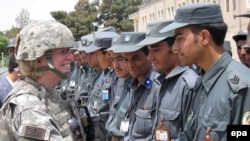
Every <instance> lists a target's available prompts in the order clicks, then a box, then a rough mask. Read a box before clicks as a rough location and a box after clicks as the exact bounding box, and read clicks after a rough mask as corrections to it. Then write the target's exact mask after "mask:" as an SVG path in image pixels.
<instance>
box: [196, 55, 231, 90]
mask: <svg viewBox="0 0 250 141" xmlns="http://www.w3.org/2000/svg"><path fill="white" fill-rule="evenodd" d="M231 60H232V58H231V56H230V55H229V54H227V53H223V54H222V56H221V58H220V59H219V60H218V61H217V62H216V63H215V64H214V65H213V66H212V67H211V68H210V69H209V70H208V71H207V72H206V73H204V74H201V76H200V78H199V79H198V80H197V84H198V85H199V84H200V83H202V85H203V87H204V89H205V91H206V93H208V92H209V91H210V90H211V88H212V87H213V85H214V84H215V82H216V81H217V79H218V78H219V77H220V76H221V74H222V73H223V72H224V71H225V69H226V68H227V66H228V65H229V63H230V62H231Z"/></svg>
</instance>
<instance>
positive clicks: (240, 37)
mask: <svg viewBox="0 0 250 141" xmlns="http://www.w3.org/2000/svg"><path fill="white" fill-rule="evenodd" d="M247 35H248V32H247V31H246V30H240V31H239V32H238V34H237V35H234V36H233V37H232V38H233V40H234V41H235V43H236V47H237V54H238V57H239V59H240V62H241V63H242V64H244V65H246V66H248V65H247V63H246V51H245V49H244V48H242V46H243V45H245V44H246V40H247Z"/></svg>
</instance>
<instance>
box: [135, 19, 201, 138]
mask: <svg viewBox="0 0 250 141" xmlns="http://www.w3.org/2000/svg"><path fill="white" fill-rule="evenodd" d="M170 23H172V21H158V22H153V23H150V24H148V25H147V31H148V32H147V33H148V34H147V37H146V38H145V39H144V40H143V41H141V42H140V43H139V44H138V45H141V46H147V47H148V50H149V54H148V60H149V61H151V62H152V65H153V67H154V69H155V71H157V72H161V75H160V76H159V77H158V80H159V81H160V82H161V91H160V93H159V94H158V95H159V99H158V102H157V109H156V111H157V119H158V121H157V124H156V125H155V127H158V126H160V122H161V120H164V121H163V125H164V126H165V127H166V128H168V129H169V130H170V135H168V136H170V137H171V139H175V138H177V136H178V133H179V132H181V131H183V129H184V124H185V121H186V118H187V115H188V112H189V111H188V110H189V108H190V104H191V99H192V97H193V88H194V85H195V80H196V79H197V77H198V75H197V74H196V73H195V72H194V71H193V70H192V69H190V68H189V67H185V66H183V65H182V64H181V61H180V59H179V58H178V52H177V51H175V50H172V46H173V44H174V39H175V38H174V32H173V31H171V32H166V33H159V30H161V29H162V28H163V27H165V26H167V25H168V24H170ZM158 140H159V139H158Z"/></svg>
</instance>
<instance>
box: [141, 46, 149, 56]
mask: <svg viewBox="0 0 250 141" xmlns="http://www.w3.org/2000/svg"><path fill="white" fill-rule="evenodd" d="M141 50H142V51H143V52H144V53H145V55H146V56H148V53H149V50H148V48H147V46H144V47H143V48H141Z"/></svg>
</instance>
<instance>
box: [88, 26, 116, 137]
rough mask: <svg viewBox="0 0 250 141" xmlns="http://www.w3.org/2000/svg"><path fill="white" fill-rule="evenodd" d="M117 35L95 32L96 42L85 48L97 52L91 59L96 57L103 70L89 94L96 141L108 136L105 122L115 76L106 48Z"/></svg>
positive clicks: (93, 82) (93, 83) (108, 32)
mask: <svg viewBox="0 0 250 141" xmlns="http://www.w3.org/2000/svg"><path fill="white" fill-rule="evenodd" d="M117 37H118V34H117V33H116V32H111V31H106V32H97V33H95V37H94V43H93V44H91V45H90V46H89V47H87V48H86V49H85V52H86V53H87V54H89V55H91V54H95V58H94V57H93V58H91V59H96V63H97V64H99V65H98V66H99V69H100V70H103V71H102V72H101V73H100V74H99V75H98V76H97V77H96V78H94V79H93V81H92V82H91V86H90V90H89V94H88V96H89V97H88V110H89V113H90V116H91V119H92V120H93V123H94V127H95V135H94V140H95V141H105V140H107V138H108V137H107V132H106V130H105V123H106V121H107V119H108V114H109V103H108V100H109V94H110V86H111V84H112V81H113V78H114V76H113V70H112V68H111V61H110V57H109V52H108V51H106V49H108V48H110V47H111V45H112V40H113V39H114V38H117ZM90 61H93V60H90Z"/></svg>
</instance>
